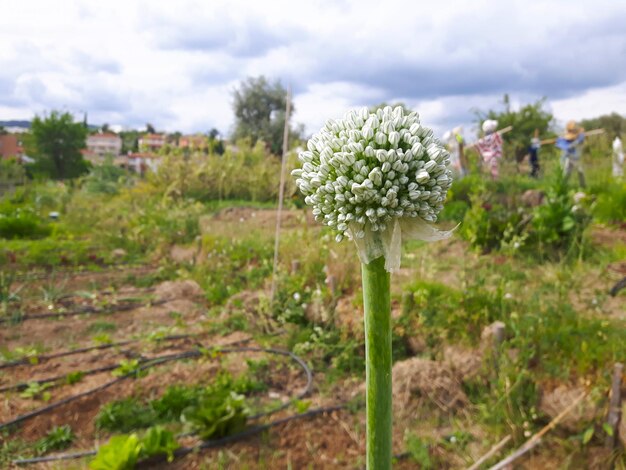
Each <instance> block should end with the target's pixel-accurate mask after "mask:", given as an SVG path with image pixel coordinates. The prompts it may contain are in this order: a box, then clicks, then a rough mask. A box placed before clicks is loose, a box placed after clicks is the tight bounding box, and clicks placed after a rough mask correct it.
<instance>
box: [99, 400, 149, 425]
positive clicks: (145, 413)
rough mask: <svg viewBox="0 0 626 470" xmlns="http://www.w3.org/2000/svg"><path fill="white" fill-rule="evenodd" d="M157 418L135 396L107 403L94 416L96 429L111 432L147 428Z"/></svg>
mask: <svg viewBox="0 0 626 470" xmlns="http://www.w3.org/2000/svg"><path fill="white" fill-rule="evenodd" d="M156 420H157V414H156V413H155V411H154V410H153V409H152V408H150V407H147V406H145V405H143V404H142V403H141V402H140V401H139V400H138V399H137V398H126V399H124V400H119V401H114V402H111V403H107V404H106V405H104V406H103V407H102V408H100V412H99V413H98V415H97V416H96V420H95V423H96V429H101V430H105V431H111V432H129V431H133V430H135V429H142V428H147V427H149V426H151V425H152V424H154V423H155V422H156Z"/></svg>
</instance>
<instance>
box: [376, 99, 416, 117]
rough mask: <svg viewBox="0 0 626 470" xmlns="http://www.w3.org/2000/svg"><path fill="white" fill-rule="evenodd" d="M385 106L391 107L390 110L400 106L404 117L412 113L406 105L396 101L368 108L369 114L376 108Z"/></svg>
mask: <svg viewBox="0 0 626 470" xmlns="http://www.w3.org/2000/svg"><path fill="white" fill-rule="evenodd" d="M385 106H391V107H392V108H395V107H396V106H400V107H401V108H402V109H403V110H404V114H405V115H407V114H410V113H411V112H412V111H413V110H412V109H410V108H408V107H407V105H405V104H404V103H402V102H401V101H398V102H396V103H387V102H385V101H383V102H382V103H379V104H377V105H376V106H370V112H371V113H375V112H376V110H377V109H378V108H384V107H385Z"/></svg>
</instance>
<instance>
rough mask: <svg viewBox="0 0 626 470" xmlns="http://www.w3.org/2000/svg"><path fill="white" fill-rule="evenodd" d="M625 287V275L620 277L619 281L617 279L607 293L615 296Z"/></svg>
mask: <svg viewBox="0 0 626 470" xmlns="http://www.w3.org/2000/svg"><path fill="white" fill-rule="evenodd" d="M625 287H626V277H625V278H624V279H622V280H621V281H618V282H617V283H616V284H615V285H614V286H613V288H612V289H611V290H610V291H609V294H610V295H611V297H615V296H616V295H617V294H618V293H619V291H620V290H622V289H623V288H625Z"/></svg>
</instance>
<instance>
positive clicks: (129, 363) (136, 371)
mask: <svg viewBox="0 0 626 470" xmlns="http://www.w3.org/2000/svg"><path fill="white" fill-rule="evenodd" d="M111 373H112V374H113V375H114V376H115V377H124V376H127V375H132V376H133V377H135V378H139V377H143V376H145V375H147V374H148V371H147V370H145V369H142V368H141V364H140V363H139V360H138V359H122V361H120V365H119V367H117V369H114V370H113V372H111Z"/></svg>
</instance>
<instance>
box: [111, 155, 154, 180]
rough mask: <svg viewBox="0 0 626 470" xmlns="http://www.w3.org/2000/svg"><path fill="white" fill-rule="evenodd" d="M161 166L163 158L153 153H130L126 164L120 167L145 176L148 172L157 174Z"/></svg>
mask: <svg viewBox="0 0 626 470" xmlns="http://www.w3.org/2000/svg"><path fill="white" fill-rule="evenodd" d="M160 164H161V157H160V156H159V155H155V154H154V153H151V152H137V153H131V152H129V153H128V155H127V156H126V161H125V162H124V164H122V165H120V166H122V167H123V168H126V169H127V170H133V171H134V172H136V173H138V174H140V175H144V174H145V173H146V172H147V171H148V170H150V171H153V172H156V171H157V170H158V169H159V165H160Z"/></svg>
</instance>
